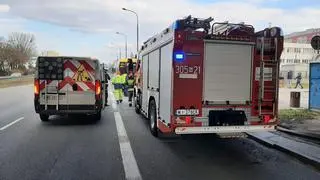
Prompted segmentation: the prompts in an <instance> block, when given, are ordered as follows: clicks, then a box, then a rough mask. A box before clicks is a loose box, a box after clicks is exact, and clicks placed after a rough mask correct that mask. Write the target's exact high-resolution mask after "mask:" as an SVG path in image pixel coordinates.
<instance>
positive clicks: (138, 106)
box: [134, 95, 141, 114]
mask: <svg viewBox="0 0 320 180" xmlns="http://www.w3.org/2000/svg"><path fill="white" fill-rule="evenodd" d="M139 98H140V95H138V96H137V97H136V98H134V107H135V110H136V113H137V114H140V113H141V112H140V104H139Z"/></svg>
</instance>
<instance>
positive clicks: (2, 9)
mask: <svg viewBox="0 0 320 180" xmlns="http://www.w3.org/2000/svg"><path fill="white" fill-rule="evenodd" d="M9 11H10V6H9V5H7V4H0V13H3V12H4V13H6V12H9Z"/></svg>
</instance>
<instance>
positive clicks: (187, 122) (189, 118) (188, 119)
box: [185, 116, 191, 124]
mask: <svg viewBox="0 0 320 180" xmlns="http://www.w3.org/2000/svg"><path fill="white" fill-rule="evenodd" d="M185 119H186V124H191V116H186V118H185Z"/></svg>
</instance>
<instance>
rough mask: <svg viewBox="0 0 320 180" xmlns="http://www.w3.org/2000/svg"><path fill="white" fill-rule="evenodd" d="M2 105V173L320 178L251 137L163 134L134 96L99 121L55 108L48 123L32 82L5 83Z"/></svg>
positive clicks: (9, 178)
mask: <svg viewBox="0 0 320 180" xmlns="http://www.w3.org/2000/svg"><path fill="white" fill-rule="evenodd" d="M110 99H111V98H110ZM110 103H111V102H110ZM0 109H1V110H0V180H16V179H30V180H37V179H39V180H43V179H46V180H50V179H55V180H56V179H66V180H73V179H76V180H79V179H89V180H95V179H111V180H117V179H147V180H149V179H150V180H158V179H159V180H162V179H174V180H177V179H183V180H186V179H201V180H206V179H208V180H209V179H210V180H212V179H223V180H226V179H245V180H250V179H259V180H260V179H266V180H270V179H272V180H275V179H280V180H284V179H289V180H292V179H307V180H313V179H315V180H316V179H320V172H318V171H317V170H315V169H314V168H312V167H310V166H308V165H305V164H303V163H301V162H300V161H298V160H296V159H295V158H293V157H291V156H289V155H286V154H284V153H282V152H279V151H277V150H274V149H271V148H267V147H265V146H263V145H261V144H259V143H257V142H255V141H253V140H251V139H227V140H226V139H218V138H215V137H213V136H188V137H186V138H181V137H178V136H177V137H166V138H161V139H156V138H154V137H153V136H151V135H150V133H149V130H148V128H147V121H146V120H145V119H144V118H142V117H141V116H139V115H136V114H135V112H134V109H132V108H129V107H128V104H127V103H123V104H121V105H119V106H117V107H116V106H109V107H107V108H106V110H105V111H104V112H103V116H102V120H101V121H100V122H93V121H91V120H90V118H83V117H58V116H55V117H52V118H51V121H50V122H48V123H42V122H41V121H40V119H39V117H38V115H37V114H35V112H34V109H33V94H32V86H20V87H13V88H5V89H0Z"/></svg>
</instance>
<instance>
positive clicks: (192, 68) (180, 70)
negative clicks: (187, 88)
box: [176, 66, 200, 74]
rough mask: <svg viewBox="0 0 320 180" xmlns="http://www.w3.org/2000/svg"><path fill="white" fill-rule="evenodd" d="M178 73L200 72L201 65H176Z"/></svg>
mask: <svg viewBox="0 0 320 180" xmlns="http://www.w3.org/2000/svg"><path fill="white" fill-rule="evenodd" d="M176 73H177V74H200V66H176Z"/></svg>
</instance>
